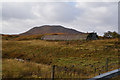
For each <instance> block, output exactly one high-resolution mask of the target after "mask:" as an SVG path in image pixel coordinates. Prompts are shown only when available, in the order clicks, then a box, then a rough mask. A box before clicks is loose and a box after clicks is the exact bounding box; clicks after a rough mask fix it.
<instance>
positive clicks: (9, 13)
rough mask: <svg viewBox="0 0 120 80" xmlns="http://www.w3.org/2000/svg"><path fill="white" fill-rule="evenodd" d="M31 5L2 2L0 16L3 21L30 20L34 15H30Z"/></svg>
mask: <svg viewBox="0 0 120 80" xmlns="http://www.w3.org/2000/svg"><path fill="white" fill-rule="evenodd" d="M32 6H33V5H32V4H31V3H22V2H21V3H18V2H11V3H10V2H4V3H3V4H2V16H3V19H5V20H7V19H11V18H17V19H31V18H34V17H35V15H33V14H32V10H31V8H32Z"/></svg>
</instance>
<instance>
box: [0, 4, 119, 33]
mask: <svg viewBox="0 0 120 80" xmlns="http://www.w3.org/2000/svg"><path fill="white" fill-rule="evenodd" d="M0 9H1V7H0ZM0 23H1V21H0ZM42 25H62V26H64V27H67V28H73V29H76V30H78V31H81V32H93V31H95V32H97V33H98V34H99V35H103V34H104V32H106V31H116V32H117V31H118V3H117V2H4V3H2V33H6V34H19V33H23V32H25V31H27V30H29V29H31V28H33V27H35V26H42Z"/></svg>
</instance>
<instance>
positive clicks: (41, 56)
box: [2, 39, 120, 78]
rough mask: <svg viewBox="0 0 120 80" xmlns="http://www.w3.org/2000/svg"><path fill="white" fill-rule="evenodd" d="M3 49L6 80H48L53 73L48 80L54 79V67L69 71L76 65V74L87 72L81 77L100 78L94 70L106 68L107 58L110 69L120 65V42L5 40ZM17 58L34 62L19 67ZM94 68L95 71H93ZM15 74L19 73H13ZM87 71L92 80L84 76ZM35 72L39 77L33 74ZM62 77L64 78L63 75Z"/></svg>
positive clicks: (110, 40) (116, 40)
mask: <svg viewBox="0 0 120 80" xmlns="http://www.w3.org/2000/svg"><path fill="white" fill-rule="evenodd" d="M2 45H3V46H2V58H3V63H2V66H3V77H4V78H7V77H16V78H21V77H37V78H38V77H43V78H44V77H45V72H49V75H48V76H46V77H50V75H51V74H50V71H51V65H57V66H60V67H67V68H71V66H73V65H74V69H75V70H78V71H79V70H83V71H81V73H80V74H81V77H83V78H84V77H85V78H89V77H93V76H95V75H98V74H94V73H93V72H94V68H99V67H101V66H105V64H106V59H107V58H109V63H108V64H109V65H111V64H113V63H115V65H114V66H113V68H114V69H116V68H118V67H119V66H118V64H117V63H118V61H119V60H118V53H119V52H118V49H119V48H120V41H119V40H118V39H105V40H92V41H44V40H20V41H17V40H3V41H2ZM15 58H19V59H23V60H25V61H28V60H29V61H30V62H25V63H22V62H21V63H19V62H18V61H16V60H15ZM31 64H33V65H31ZM38 64H39V65H40V68H39V69H40V70H41V71H40V72H41V73H40V74H41V75H38V74H37V72H38V71H39V70H38V69H37V65H38ZM14 65H17V66H14ZM42 65H46V67H45V70H42V67H43V66H42ZM12 66H14V67H12ZM91 66H93V67H92V68H91ZM48 67H49V68H48ZM28 68H29V69H28ZM14 70H16V71H17V73H16V72H15V73H14V72H12V71H14ZM86 70H87V72H88V74H91V75H90V76H88V75H85V76H84V74H85V73H83V72H84V71H86ZM29 72H30V73H31V74H30V73H29ZM33 72H35V74H36V75H34V74H32V73H33ZM58 72H59V71H58ZM46 74H47V73H46ZM59 74H62V72H61V73H59ZM32 75H34V76H32ZM62 76H64V75H62ZM67 77H68V76H67ZM76 77H78V76H76Z"/></svg>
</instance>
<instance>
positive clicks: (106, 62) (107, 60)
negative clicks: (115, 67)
mask: <svg viewBox="0 0 120 80" xmlns="http://www.w3.org/2000/svg"><path fill="white" fill-rule="evenodd" d="M106 71H108V58H107V59H106Z"/></svg>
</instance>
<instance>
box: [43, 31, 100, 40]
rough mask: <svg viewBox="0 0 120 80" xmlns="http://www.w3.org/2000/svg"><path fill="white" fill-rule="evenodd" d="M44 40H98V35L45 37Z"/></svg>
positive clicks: (83, 34)
mask: <svg viewBox="0 0 120 80" xmlns="http://www.w3.org/2000/svg"><path fill="white" fill-rule="evenodd" d="M41 39H42V40H97V39H99V38H98V35H97V33H81V34H61V35H45V36H43V37H41Z"/></svg>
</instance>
